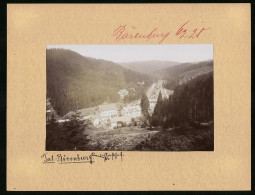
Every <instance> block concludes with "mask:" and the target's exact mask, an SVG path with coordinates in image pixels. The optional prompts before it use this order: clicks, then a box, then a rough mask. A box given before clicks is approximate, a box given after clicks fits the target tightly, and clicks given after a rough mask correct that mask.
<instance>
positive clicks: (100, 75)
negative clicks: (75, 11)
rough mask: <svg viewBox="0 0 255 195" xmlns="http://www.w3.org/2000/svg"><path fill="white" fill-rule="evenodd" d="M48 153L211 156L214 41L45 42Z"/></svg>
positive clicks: (212, 138) (212, 147) (212, 144)
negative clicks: (199, 153)
mask: <svg viewBox="0 0 255 195" xmlns="http://www.w3.org/2000/svg"><path fill="white" fill-rule="evenodd" d="M46 77H47V78H46V80H47V94H46V150H47V151H213V150H214V85H213V45H212V44H169V45H48V46H47V48H46Z"/></svg>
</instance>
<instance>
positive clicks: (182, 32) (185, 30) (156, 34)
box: [112, 21, 210, 44]
mask: <svg viewBox="0 0 255 195" xmlns="http://www.w3.org/2000/svg"><path fill="white" fill-rule="evenodd" d="M188 23H189V21H187V22H185V23H184V24H183V25H182V26H181V27H180V28H179V29H178V30H177V31H176V33H175V36H176V37H178V38H179V39H181V38H198V37H199V36H200V35H201V34H202V33H203V32H204V31H206V30H209V29H210V28H205V27H203V28H201V29H198V28H195V29H192V30H191V29H190V28H189V27H188ZM170 33H171V31H168V32H160V30H159V29H158V28H154V29H152V30H151V31H149V32H138V31H137V28H136V27H134V26H130V27H128V26H127V25H120V26H118V27H117V28H116V29H114V31H113V34H112V35H113V37H114V38H115V40H116V41H119V40H125V39H145V40H150V39H158V40H159V41H158V43H159V44H160V43H162V42H163V41H164V40H165V39H166V38H167V37H168V36H169V35H170ZM173 35H174V34H173Z"/></svg>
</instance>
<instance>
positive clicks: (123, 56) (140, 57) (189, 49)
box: [47, 44, 213, 62]
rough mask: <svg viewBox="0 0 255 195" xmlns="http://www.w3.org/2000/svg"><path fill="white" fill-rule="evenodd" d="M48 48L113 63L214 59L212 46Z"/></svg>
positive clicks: (71, 46) (62, 46)
mask: <svg viewBox="0 0 255 195" xmlns="http://www.w3.org/2000/svg"><path fill="white" fill-rule="evenodd" d="M47 48H64V49H70V50H73V51H76V52H78V53H80V54H81V55H83V56H87V57H92V58H97V59H104V60H110V61H113V62H132V61H147V60H162V61H176V62H197V61H204V60H210V59H213V45H212V44H170V45H48V46H47Z"/></svg>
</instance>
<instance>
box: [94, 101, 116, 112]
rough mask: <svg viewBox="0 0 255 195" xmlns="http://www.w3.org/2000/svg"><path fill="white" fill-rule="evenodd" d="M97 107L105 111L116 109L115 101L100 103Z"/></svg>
mask: <svg viewBox="0 0 255 195" xmlns="http://www.w3.org/2000/svg"><path fill="white" fill-rule="evenodd" d="M98 108H99V111H100V112H103V111H107V110H118V108H117V106H116V104H115V103H111V104H102V105H100V106H98Z"/></svg>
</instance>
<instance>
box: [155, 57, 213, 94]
mask: <svg viewBox="0 0 255 195" xmlns="http://www.w3.org/2000/svg"><path fill="white" fill-rule="evenodd" d="M212 71H213V61H212V60H209V61H203V62H198V63H183V64H179V65H176V66H172V67H169V68H166V69H161V70H158V71H156V72H155V77H157V78H160V79H164V80H167V81H168V82H167V85H166V86H165V87H166V88H167V89H171V90H173V89H174V88H175V87H176V86H177V85H178V84H180V83H185V82H187V81H189V80H190V79H193V78H195V77H197V76H199V75H202V74H206V73H209V72H212Z"/></svg>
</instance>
